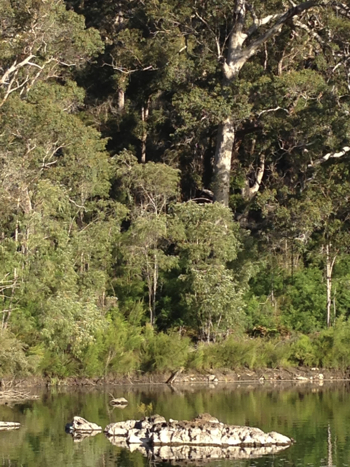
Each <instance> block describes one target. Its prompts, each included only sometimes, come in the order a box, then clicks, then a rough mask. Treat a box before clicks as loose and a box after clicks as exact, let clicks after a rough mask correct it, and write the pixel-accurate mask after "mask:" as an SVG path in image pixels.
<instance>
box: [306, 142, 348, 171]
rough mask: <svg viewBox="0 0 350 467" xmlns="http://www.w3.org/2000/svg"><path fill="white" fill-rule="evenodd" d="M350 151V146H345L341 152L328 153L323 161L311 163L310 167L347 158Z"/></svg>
mask: <svg viewBox="0 0 350 467" xmlns="http://www.w3.org/2000/svg"><path fill="white" fill-rule="evenodd" d="M349 151H350V147H349V146H344V147H343V149H342V150H341V151H339V152H333V153H332V152H328V153H327V154H325V155H324V156H323V157H321V159H318V160H317V161H311V162H310V164H308V167H315V166H316V165H320V164H323V162H326V161H328V160H329V159H339V158H340V157H343V156H345V154H347V153H348V152H349Z"/></svg>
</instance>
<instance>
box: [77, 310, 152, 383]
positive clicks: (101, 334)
mask: <svg viewBox="0 0 350 467" xmlns="http://www.w3.org/2000/svg"><path fill="white" fill-rule="evenodd" d="M95 336H96V338H95V340H94V342H92V343H90V345H89V347H88V349H87V351H86V352H85V354H84V357H83V365H84V372H85V373H86V374H87V375H88V376H108V375H110V374H126V373H130V372H132V371H135V370H137V369H139V366H140V353H139V350H140V348H141V345H142V342H143V337H142V335H141V329H140V328H138V327H137V326H136V325H132V324H130V323H128V322H127V321H126V320H125V319H123V317H122V316H120V314H119V313H114V315H113V318H111V319H110V320H109V321H108V322H107V323H105V325H104V327H103V328H100V329H99V330H96V334H95Z"/></svg>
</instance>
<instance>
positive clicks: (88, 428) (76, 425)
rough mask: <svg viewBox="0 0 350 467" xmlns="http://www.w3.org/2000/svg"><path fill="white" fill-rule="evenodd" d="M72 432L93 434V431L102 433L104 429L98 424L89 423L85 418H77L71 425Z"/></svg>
mask: <svg viewBox="0 0 350 467" xmlns="http://www.w3.org/2000/svg"><path fill="white" fill-rule="evenodd" d="M70 427H71V431H72V432H73V433H74V432H78V431H79V432H81V433H91V432H93V431H102V428H101V427H100V426H99V425H96V423H92V422H88V421H87V420H85V418H82V417H77V416H75V417H74V418H73V422H72V423H71V425H70Z"/></svg>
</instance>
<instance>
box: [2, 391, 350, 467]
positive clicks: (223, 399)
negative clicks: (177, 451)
mask: <svg viewBox="0 0 350 467" xmlns="http://www.w3.org/2000/svg"><path fill="white" fill-rule="evenodd" d="M37 394H38V395H39V398H38V399H37V400H34V401H28V402H26V403H21V404H18V405H14V406H12V407H10V406H5V405H0V420H2V421H17V422H20V423H21V428H20V429H19V430H16V431H8V432H7V431H6V432H5V431H2V432H0V463H1V465H2V466H8V467H10V466H11V467H19V466H25V467H34V466H35V467H41V466H42V467H58V466H65V467H67V466H68V467H83V466H84V467H97V466H98V467H111V466H123V467H144V466H148V465H149V464H150V463H151V462H150V460H149V459H147V458H146V457H144V456H143V455H142V454H141V453H140V452H138V451H134V452H130V451H129V450H128V449H125V448H120V447H118V446H114V445H112V444H111V443H110V441H109V440H108V439H107V438H106V437H105V435H104V434H102V433H101V434H98V435H96V436H94V437H90V438H86V439H84V440H82V441H80V442H75V441H74V439H73V438H72V436H71V435H69V434H67V433H66V432H65V425H66V423H67V422H70V421H71V420H72V419H73V416H74V415H80V416H82V417H84V418H86V419H87V420H89V421H92V422H95V423H97V424H99V425H101V426H102V427H103V428H104V427H105V426H106V425H107V424H108V423H111V422H114V421H121V420H127V419H133V418H141V417H142V416H143V415H144V414H148V413H158V414H160V415H163V416H165V417H166V418H167V419H168V418H173V419H177V420H181V419H187V420H188V419H191V418H193V417H195V416H196V415H198V414H199V413H203V412H207V413H210V414H211V415H213V416H215V417H217V418H219V420H221V421H222V422H225V423H229V424H233V425H250V426H256V427H259V428H261V429H262V430H264V431H273V430H274V431H278V432H280V433H282V434H284V435H287V436H289V437H292V438H294V439H295V440H296V443H295V444H294V445H292V446H291V447H289V448H287V449H285V450H283V451H281V452H279V453H277V454H273V455H272V454H271V455H267V456H264V457H261V458H251V459H235V460H233V459H230V460H227V459H225V460H215V461H214V460H209V459H208V460H207V462H206V465H208V464H209V465H216V466H225V467H229V466H232V467H248V466H256V467H271V466H273V467H275V466H276V467H277V466H278V467H283V466H315V467H321V466H322V467H324V466H328V467H331V466H337V467H343V466H347V465H350V443H349V441H350V383H337V384H329V385H327V383H325V384H324V385H323V386H316V385H315V386H310V385H308V386H306V385H299V386H286V385H284V384H282V383H281V384H276V385H275V386H270V385H267V384H266V383H265V384H263V385H258V384H257V385H248V384H246V385H245V384H240V385H238V384H231V385H226V386H220V385H219V386H217V387H215V388H214V387H209V386H195V387H184V386H182V387H178V386H176V387H174V388H173V389H172V388H170V387H168V386H165V385H154V386H137V387H136V386H128V387H109V388H88V389H86V388H85V389H84V390H80V389H76V388H74V389H71V388H70V389H69V388H58V389H51V390H50V391H45V392H42V391H39V392H37ZM112 396H114V397H125V398H126V399H128V401H129V405H128V406H127V407H126V408H124V409H119V408H116V407H114V408H113V407H112V406H111V405H110V404H109V401H110V400H111V398H112ZM152 463H153V464H154V462H152ZM164 464H165V465H167V463H163V465H164ZM187 465H192V464H191V462H189V461H187Z"/></svg>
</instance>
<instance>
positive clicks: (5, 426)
mask: <svg viewBox="0 0 350 467" xmlns="http://www.w3.org/2000/svg"><path fill="white" fill-rule="evenodd" d="M20 426H21V424H20V423H18V422H0V431H4V430H18V428H19V427H20Z"/></svg>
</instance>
